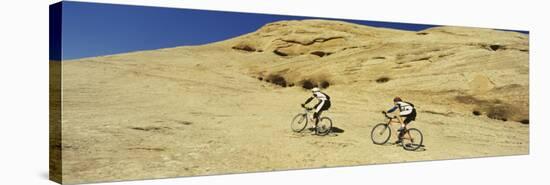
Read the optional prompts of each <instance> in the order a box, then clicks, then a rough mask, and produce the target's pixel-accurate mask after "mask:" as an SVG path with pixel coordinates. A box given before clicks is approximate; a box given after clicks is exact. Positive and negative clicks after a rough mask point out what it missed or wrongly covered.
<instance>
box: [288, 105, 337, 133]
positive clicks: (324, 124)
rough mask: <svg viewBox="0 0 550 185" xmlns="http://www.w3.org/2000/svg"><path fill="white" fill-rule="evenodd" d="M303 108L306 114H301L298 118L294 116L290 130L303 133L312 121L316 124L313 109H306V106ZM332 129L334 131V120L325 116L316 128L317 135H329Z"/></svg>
mask: <svg viewBox="0 0 550 185" xmlns="http://www.w3.org/2000/svg"><path fill="white" fill-rule="evenodd" d="M302 108H304V113H299V114H297V115H296V116H294V118H293V119H292V122H291V123H290V128H291V129H292V131H294V132H301V131H303V130H304V129H305V128H306V126H307V124H308V122H310V121H311V122H312V123H314V121H313V113H314V111H313V108H310V107H305V106H302ZM310 118H311V119H310ZM331 129H332V120H331V119H330V118H329V117H326V116H323V117H321V118H319V122H318V123H317V125H316V126H315V130H316V131H317V135H321V136H324V135H327V134H329V133H330V130H331Z"/></svg>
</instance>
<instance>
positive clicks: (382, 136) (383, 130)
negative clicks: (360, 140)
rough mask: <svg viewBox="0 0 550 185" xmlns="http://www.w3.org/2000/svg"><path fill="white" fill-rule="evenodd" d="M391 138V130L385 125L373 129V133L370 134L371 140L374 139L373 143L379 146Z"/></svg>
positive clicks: (380, 124)
mask: <svg viewBox="0 0 550 185" xmlns="http://www.w3.org/2000/svg"><path fill="white" fill-rule="evenodd" d="M390 136H391V129H390V127H389V126H388V124H385V123H379V124H377V125H376V126H374V128H372V131H371V132H370V138H371V139H372V142H373V143H374V144H377V145H383V144H386V143H387V142H388V140H390Z"/></svg>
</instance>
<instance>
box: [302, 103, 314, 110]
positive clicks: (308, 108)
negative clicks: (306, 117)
mask: <svg viewBox="0 0 550 185" xmlns="http://www.w3.org/2000/svg"><path fill="white" fill-rule="evenodd" d="M302 108H304V109H306V110H308V111H309V110H313V108H311V107H306V106H305V105H304V104H302Z"/></svg>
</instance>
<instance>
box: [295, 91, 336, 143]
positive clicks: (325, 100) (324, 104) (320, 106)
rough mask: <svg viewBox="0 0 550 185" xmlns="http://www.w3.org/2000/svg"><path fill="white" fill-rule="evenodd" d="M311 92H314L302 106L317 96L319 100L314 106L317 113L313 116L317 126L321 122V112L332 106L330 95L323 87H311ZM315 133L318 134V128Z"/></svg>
mask: <svg viewBox="0 0 550 185" xmlns="http://www.w3.org/2000/svg"><path fill="white" fill-rule="evenodd" d="M311 92H312V93H313V95H312V96H311V97H309V98H308V99H307V100H306V102H305V103H303V104H302V107H304V106H305V105H306V104H308V103H309V102H311V100H313V99H314V98H317V100H318V102H317V104H316V105H315V106H314V107H313V108H314V109H315V113H313V118H314V119H315V127H317V123H318V122H319V118H320V117H321V113H323V111H325V110H328V109H329V108H330V96H328V95H327V94H325V93H323V92H321V89H319V88H317V87H315V88H313V89H311ZM315 134H317V130H315Z"/></svg>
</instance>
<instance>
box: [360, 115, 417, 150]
mask: <svg viewBox="0 0 550 185" xmlns="http://www.w3.org/2000/svg"><path fill="white" fill-rule="evenodd" d="M382 113H383V114H384V116H385V117H386V118H387V119H388V122H387V123H379V124H377V125H376V126H374V127H373V128H372V131H371V133H370V134H371V139H372V142H373V143H374V144H377V145H383V144H386V143H387V142H388V141H389V140H390V137H391V134H392V131H391V130H392V129H391V125H392V123H399V124H401V123H400V122H399V120H397V117H396V116H394V117H390V116H389V115H388V114H387V113H386V112H382ZM401 132H404V134H401V137H400V138H399V139H400V140H401V144H402V145H403V149H405V150H409V151H415V150H417V149H418V148H420V147H422V146H423V145H422V142H423V139H424V136H423V135H422V132H420V130H418V129H416V128H407V129H405V130H404V131H401ZM398 136H399V135H398Z"/></svg>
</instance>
